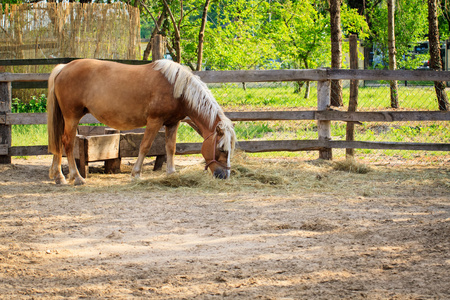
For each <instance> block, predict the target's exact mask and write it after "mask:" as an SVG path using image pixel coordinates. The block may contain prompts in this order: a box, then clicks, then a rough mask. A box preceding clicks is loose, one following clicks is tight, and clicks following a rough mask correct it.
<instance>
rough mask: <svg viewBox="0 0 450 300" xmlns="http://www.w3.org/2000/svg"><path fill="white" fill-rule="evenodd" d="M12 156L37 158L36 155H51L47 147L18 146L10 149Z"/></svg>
mask: <svg viewBox="0 0 450 300" xmlns="http://www.w3.org/2000/svg"><path fill="white" fill-rule="evenodd" d="M9 151H10V154H11V156H35V155H51V153H49V152H48V146H47V145H41V146H16V147H11V148H9Z"/></svg>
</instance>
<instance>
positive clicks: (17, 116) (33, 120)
mask: <svg viewBox="0 0 450 300" xmlns="http://www.w3.org/2000/svg"><path fill="white" fill-rule="evenodd" d="M2 122H6V123H7V124H10V125H36V124H47V113H9V114H7V115H6V121H4V120H3V119H0V124H1V123H2Z"/></svg>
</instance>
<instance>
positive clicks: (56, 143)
mask: <svg viewBox="0 0 450 300" xmlns="http://www.w3.org/2000/svg"><path fill="white" fill-rule="evenodd" d="M65 66H66V65H65V64H60V65H57V66H56V67H55V68H54V69H53V71H52V73H51V74H50V77H49V79H48V96H47V130H48V152H50V153H53V154H60V153H61V151H62V136H63V133H64V118H63V115H62V112H61V108H60V107H59V103H58V100H57V99H56V95H55V79H56V76H58V74H59V73H60V72H61V70H62V69H63V68H64V67H65Z"/></svg>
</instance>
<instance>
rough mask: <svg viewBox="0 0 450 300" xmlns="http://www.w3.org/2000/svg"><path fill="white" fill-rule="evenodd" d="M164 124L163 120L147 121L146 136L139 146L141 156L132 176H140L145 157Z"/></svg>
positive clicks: (132, 171)
mask: <svg viewBox="0 0 450 300" xmlns="http://www.w3.org/2000/svg"><path fill="white" fill-rule="evenodd" d="M162 125H163V122H162V121H159V120H152V121H149V122H148V123H147V128H146V129H145V132H144V138H143V139H142V142H141V145H140V147H139V156H138V158H137V160H136V163H135V164H134V166H133V170H131V176H133V177H134V178H140V176H141V170H142V164H143V163H144V159H145V157H146V156H147V153H148V152H149V151H150V148H151V146H152V144H153V141H154V140H155V137H156V135H157V134H158V131H159V129H160V128H161V127H162Z"/></svg>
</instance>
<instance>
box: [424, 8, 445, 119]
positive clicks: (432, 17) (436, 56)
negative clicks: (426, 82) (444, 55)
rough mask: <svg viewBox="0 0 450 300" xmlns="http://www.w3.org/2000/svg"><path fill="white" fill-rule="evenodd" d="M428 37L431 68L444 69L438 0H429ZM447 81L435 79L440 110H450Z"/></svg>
mask: <svg viewBox="0 0 450 300" xmlns="http://www.w3.org/2000/svg"><path fill="white" fill-rule="evenodd" d="M428 39H429V47H430V48H429V49H430V68H431V69H433V70H435V71H441V70H442V63H441V45H440V43H439V27H438V19H437V4H436V0H428ZM445 88H446V86H445V82H443V81H435V82H434V89H435V91H436V97H437V101H438V106H439V110H445V111H448V110H450V105H449V103H448V97H447V93H446V92H445Z"/></svg>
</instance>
